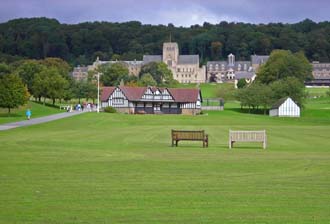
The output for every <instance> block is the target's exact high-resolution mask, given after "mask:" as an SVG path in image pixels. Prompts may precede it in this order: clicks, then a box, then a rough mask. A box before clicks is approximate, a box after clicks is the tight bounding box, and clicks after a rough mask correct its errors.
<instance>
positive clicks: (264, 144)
mask: <svg viewBox="0 0 330 224" xmlns="http://www.w3.org/2000/svg"><path fill="white" fill-rule="evenodd" d="M262 147H263V148H264V149H266V147H267V145H266V141H264V142H263V143H262Z"/></svg>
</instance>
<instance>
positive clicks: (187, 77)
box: [88, 42, 206, 83]
mask: <svg viewBox="0 0 330 224" xmlns="http://www.w3.org/2000/svg"><path fill="white" fill-rule="evenodd" d="M150 62H164V63H165V64H166V65H167V66H168V68H169V69H170V70H171V71H172V73H173V78H174V79H175V80H177V81H179V82H180V83H204V82H205V81H206V68H205V66H202V67H200V66H199V56H198V55H180V53H179V46H178V44H177V43H172V42H170V43H164V44H163V54H162V55H144V56H143V61H137V60H134V61H101V60H99V58H97V59H96V61H95V62H94V63H93V64H92V65H90V66H88V70H89V71H90V70H95V69H96V68H97V67H98V66H100V65H103V64H113V63H122V64H123V65H125V66H126V67H127V68H128V71H129V75H134V76H138V75H139V73H140V71H141V68H142V66H143V65H145V64H148V63H150Z"/></svg>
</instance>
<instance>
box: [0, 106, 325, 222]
mask: <svg viewBox="0 0 330 224" xmlns="http://www.w3.org/2000/svg"><path fill="white" fill-rule="evenodd" d="M313 102H314V101H312V102H309V104H308V105H313ZM315 104H316V105H317V104H318V103H317V102H315ZM230 105H231V106H228V107H227V108H226V110H225V111H222V112H208V113H207V114H206V115H201V116H194V117H192V116H166V115H164V116H162V115H158V116H157V115H156V116H153V115H136V116H135V115H123V114H104V113H100V114H96V113H87V114H82V115H78V116H76V117H71V118H66V119H63V120H58V121H55V122H49V123H45V124H42V125H36V126H30V127H24V128H19V129H14V130H9V131H5V132H0V142H1V147H0V192H1V193H0V223H6V224H8V223H134V224H136V223H152V224H154V223H189V224H190V223H281V224H282V223H329V222H330V140H329V133H330V118H329V115H328V114H329V113H330V110H329V109H317V106H316V105H314V106H312V109H309V108H308V107H307V110H306V111H305V112H304V116H303V117H302V118H300V119H290V118H270V117H267V116H263V115H250V114H242V113H239V111H238V110H237V108H236V107H237V104H234V103H231V104H230ZM322 105H323V104H322ZM315 111H316V112H317V116H314V113H316V112H315ZM172 128H173V129H174V128H176V129H192V130H194V129H205V130H206V131H207V133H208V134H209V135H210V147H209V148H207V149H203V148H201V143H194V142H183V143H180V144H179V147H178V148H172V147H170V130H171V129H172ZM229 129H247V130H258V129H266V130H267V133H268V140H269V145H268V149H267V150H263V149H262V148H261V144H257V143H251V144H248V143H244V144H242V143H241V144H237V145H236V146H235V148H234V149H233V150H229V149H228V146H227V140H228V130H229Z"/></svg>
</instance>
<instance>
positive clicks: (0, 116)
mask: <svg viewBox="0 0 330 224" xmlns="http://www.w3.org/2000/svg"><path fill="white" fill-rule="evenodd" d="M27 108H30V110H31V111H32V118H36V117H42V116H47V115H51V114H56V113H60V112H61V111H60V110H59V109H57V108H53V107H48V106H44V105H42V104H38V103H34V102H31V101H29V102H28V103H27V105H25V106H22V107H20V108H18V109H12V110H11V113H10V114H8V109H4V108H0V124H4V123H10V122H15V121H21V120H25V119H26V116H25V112H26V109H27ZM62 112H63V111H62Z"/></svg>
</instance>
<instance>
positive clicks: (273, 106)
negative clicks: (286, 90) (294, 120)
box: [271, 97, 298, 109]
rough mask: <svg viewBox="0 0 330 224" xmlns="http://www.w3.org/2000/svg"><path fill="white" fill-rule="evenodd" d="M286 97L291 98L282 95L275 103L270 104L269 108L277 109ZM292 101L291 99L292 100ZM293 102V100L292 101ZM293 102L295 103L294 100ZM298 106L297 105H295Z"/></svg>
mask: <svg viewBox="0 0 330 224" xmlns="http://www.w3.org/2000/svg"><path fill="white" fill-rule="evenodd" d="M288 99H290V100H292V99H291V98H290V97H284V98H281V99H279V100H278V101H277V102H276V103H274V104H273V105H272V108H271V109H278V108H279V107H280V106H281V105H282V104H283V103H284V102H285V101H287V100H288ZM292 101H293V100H292ZM293 102H294V101H293ZM294 103H295V104H297V103H296V102H294ZM297 106H298V105H297Z"/></svg>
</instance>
